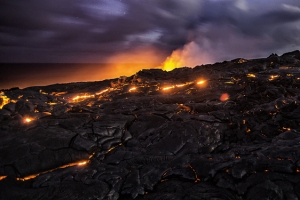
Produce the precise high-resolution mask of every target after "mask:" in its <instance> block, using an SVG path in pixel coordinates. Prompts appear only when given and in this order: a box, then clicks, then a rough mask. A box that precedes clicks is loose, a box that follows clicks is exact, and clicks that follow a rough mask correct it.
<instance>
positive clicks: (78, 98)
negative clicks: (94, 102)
mask: <svg viewBox="0 0 300 200" xmlns="http://www.w3.org/2000/svg"><path fill="white" fill-rule="evenodd" d="M94 97H95V95H87V94H85V95H82V96H76V97H74V98H73V101H75V102H79V101H84V100H85V99H88V98H94Z"/></svg>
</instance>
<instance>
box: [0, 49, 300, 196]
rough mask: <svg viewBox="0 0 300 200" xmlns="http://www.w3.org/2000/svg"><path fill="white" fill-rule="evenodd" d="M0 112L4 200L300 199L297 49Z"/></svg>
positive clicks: (44, 93) (150, 73)
mask: <svg viewBox="0 0 300 200" xmlns="http://www.w3.org/2000/svg"><path fill="white" fill-rule="evenodd" d="M91 73H92V72H91ZM0 105H1V108H2V109H0V138H1V139H0V194H1V195H0V198H1V199H76V200H79V199H164V200H165V199H228V200H229V199H230V200H242V199H261V200H262V199H278V200H279V199H288V200H290V199H291V200H292V199H299V198H300V173H299V172H300V126H299V124H300V52H299V51H294V52H290V53H286V54H283V55H282V56H277V55H274V54H272V55H271V56H269V57H268V58H262V59H255V60H245V59H235V60H232V61H225V62H222V63H215V64H212V65H202V66H196V67H195V68H179V69H175V70H173V71H171V72H165V71H162V70H160V69H151V70H142V71H140V72H138V73H137V74H135V75H134V76H131V77H120V78H119V79H113V80H105V81H99V82H88V83H70V84H56V85H50V86H44V87H29V88H25V89H22V90H20V89H18V88H12V89H10V90H3V91H2V93H1V94H0Z"/></svg>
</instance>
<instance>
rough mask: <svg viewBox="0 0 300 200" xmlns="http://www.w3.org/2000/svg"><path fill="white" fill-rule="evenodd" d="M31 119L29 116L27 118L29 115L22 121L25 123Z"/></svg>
mask: <svg viewBox="0 0 300 200" xmlns="http://www.w3.org/2000/svg"><path fill="white" fill-rule="evenodd" d="M32 120H33V119H31V118H29V117H26V118H25V119H24V122H25V123H29V122H31V121H32Z"/></svg>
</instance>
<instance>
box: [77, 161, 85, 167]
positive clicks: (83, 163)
mask: <svg viewBox="0 0 300 200" xmlns="http://www.w3.org/2000/svg"><path fill="white" fill-rule="evenodd" d="M87 163H88V161H83V162H79V163H77V165H79V166H80V165H86V164H87Z"/></svg>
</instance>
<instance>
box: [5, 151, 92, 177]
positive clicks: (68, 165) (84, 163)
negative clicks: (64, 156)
mask: <svg viewBox="0 0 300 200" xmlns="http://www.w3.org/2000/svg"><path fill="white" fill-rule="evenodd" d="M93 155H94V154H92V155H91V156H90V157H89V158H91V157H92V156H93ZM89 162H90V160H82V161H79V162H75V163H70V164H66V165H62V166H60V167H57V168H54V169H50V170H47V171H44V172H41V173H37V174H32V175H29V176H25V177H23V178H17V181H28V180H30V179H34V178H36V177H37V176H40V175H43V174H46V173H50V172H53V171H55V170H58V169H65V168H68V167H73V166H83V165H86V164H88V163H89ZM0 178H1V177H0ZM5 178H6V177H5ZM0 180H1V179H0Z"/></svg>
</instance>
